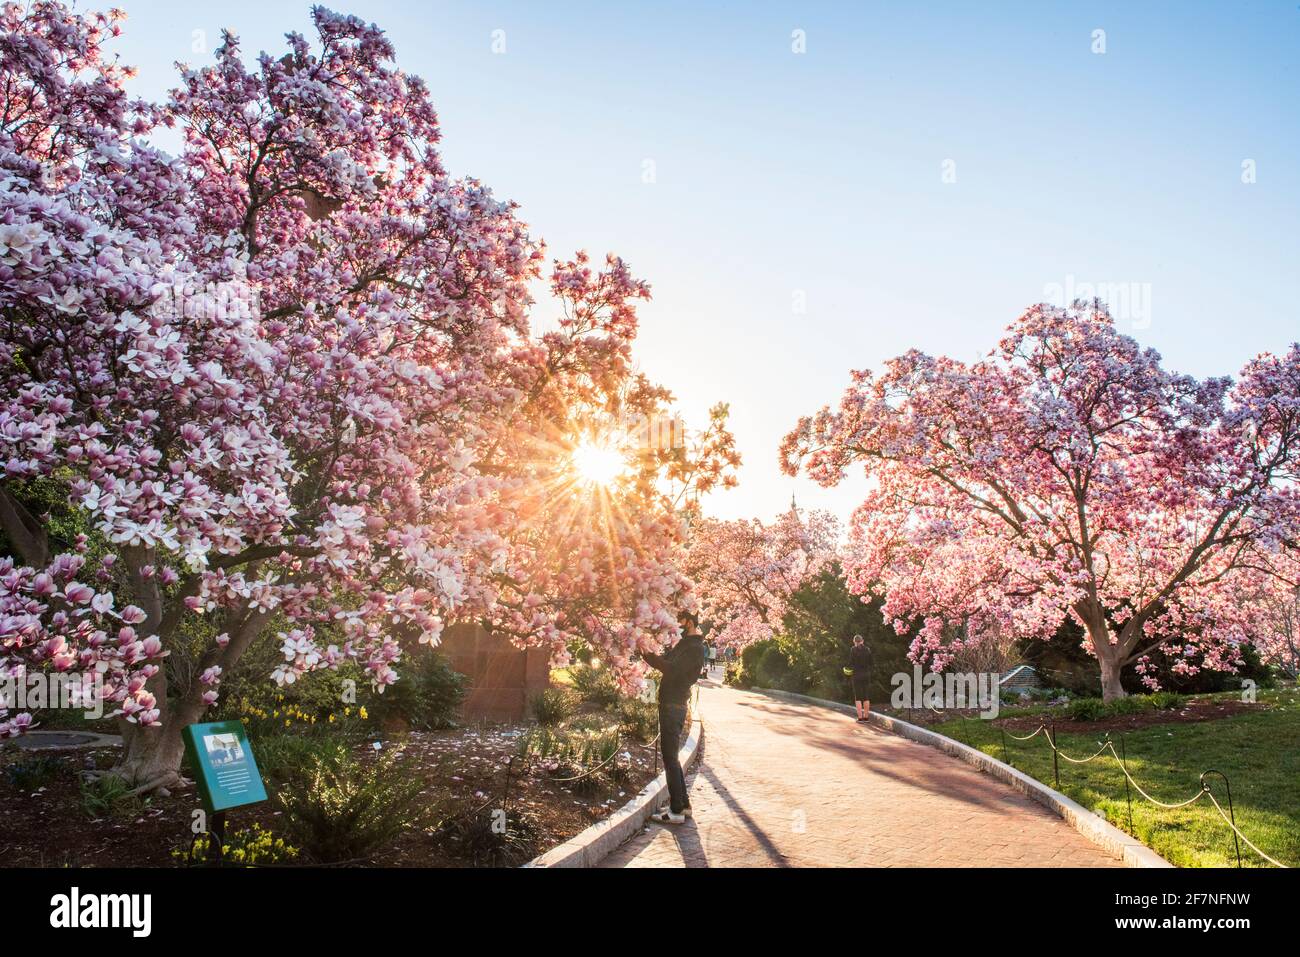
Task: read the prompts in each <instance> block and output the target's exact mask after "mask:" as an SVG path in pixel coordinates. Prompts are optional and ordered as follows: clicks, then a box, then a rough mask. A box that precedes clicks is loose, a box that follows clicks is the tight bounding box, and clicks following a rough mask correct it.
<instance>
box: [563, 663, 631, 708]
mask: <svg viewBox="0 0 1300 957" xmlns="http://www.w3.org/2000/svg"><path fill="white" fill-rule="evenodd" d="M569 676H570V678H571V679H572V681H573V690H574V691H576V692H577V693H578V697H579V698H581V699H582V700H583V701H585V702H586V703H587V704H591V705H595V706H596V707H598V708H609V707H612V706H614V705H616V704H618V702H619V701H620V700H622V698H623V693H622V692H621V691H619V689H618V685H617V684H616V683H615V681H614V676H613V674H612V673H611V672H610V671H609V670H608V669H606V668H593V667H592V666H591V665H574V666H573V667H572V668H570V669H569Z"/></svg>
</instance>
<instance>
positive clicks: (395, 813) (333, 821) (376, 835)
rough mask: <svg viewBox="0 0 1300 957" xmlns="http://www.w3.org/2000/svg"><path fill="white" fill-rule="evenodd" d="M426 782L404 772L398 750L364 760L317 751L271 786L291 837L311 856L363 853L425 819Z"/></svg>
mask: <svg viewBox="0 0 1300 957" xmlns="http://www.w3.org/2000/svg"><path fill="white" fill-rule="evenodd" d="M423 788H424V781H423V779H422V778H420V777H419V776H418V775H411V774H409V773H407V770H406V768H405V767H404V766H403V765H402V763H401V753H400V751H396V750H394V751H387V752H385V753H383V754H382V755H380V756H379V757H378V758H377V759H376V760H375V761H373V762H368V763H363V762H361V761H358V760H357V759H355V758H353V757H351V756H350V755H349V756H347V757H345V758H342V759H336V758H334V757H327V756H324V755H318V756H316V757H315V758H313V759H312V762H311V764H310V765H309V766H308V767H307V768H305V769H304V770H303V772H302V773H301V774H298V775H295V776H293V777H292V778H291V779H290V780H288V781H286V782H285V783H284V784H283V785H281V786H280V787H279V788H277V789H276V791H275V797H274V803H275V806H276V807H277V808H278V809H279V810H281V811H283V812H284V816H285V825H286V828H287V830H288V833H289V837H290V838H292V839H293V841H294V843H295V844H297V845H298V846H300V847H301V848H302V850H303V851H304V852H305V853H306V854H307V856H308V857H310V858H311V859H312V860H313V861H316V862H318V863H334V862H338V861H351V860H357V859H361V858H364V857H366V856H367V855H369V854H371V853H372V852H374V851H376V850H378V849H379V848H381V847H384V846H385V845H387V844H389V843H391V842H392V841H393V840H395V839H396V838H397V837H398V835H400V834H401V833H402V832H403V831H405V830H407V829H408V828H419V827H424V826H426V825H427V824H428V823H429V809H428V807H427V805H426V804H425V803H424V801H423V798H422V796H421V793H420V792H421V791H422V790H423Z"/></svg>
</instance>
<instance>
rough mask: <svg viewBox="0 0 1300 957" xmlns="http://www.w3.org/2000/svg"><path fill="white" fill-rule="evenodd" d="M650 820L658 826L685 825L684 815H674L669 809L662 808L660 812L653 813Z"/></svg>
mask: <svg viewBox="0 0 1300 957" xmlns="http://www.w3.org/2000/svg"><path fill="white" fill-rule="evenodd" d="M650 820H652V821H655V822H657V823H659V824H685V823H686V815H685V814H674V813H673V812H672V809H671V808H664V809H662V810H660V811H655V812H654V813H653V814H651V815H650Z"/></svg>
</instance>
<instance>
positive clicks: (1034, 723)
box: [993, 700, 1267, 733]
mask: <svg viewBox="0 0 1300 957" xmlns="http://www.w3.org/2000/svg"><path fill="white" fill-rule="evenodd" d="M1266 707H1267V705H1263V704H1246V703H1245V702H1242V701H1201V700H1192V701H1187V702H1184V704H1183V706H1182V707H1180V708H1165V709H1163V710H1160V711H1139V712H1137V713H1136V714H1121V715H1116V716H1114V717H1111V718H1102V719H1101V720H1099V721H1071V720H1070V719H1069V718H1065V717H1060V718H1057V721H1056V726H1057V728H1058V729H1059V730H1061V731H1066V732H1070V733H1074V732H1078V733H1091V732H1093V731H1136V730H1138V729H1139V728H1147V727H1150V726H1151V725H1156V724H1196V723H1197V722H1200V721H1218V720H1219V719H1220V718H1231V717H1233V716H1234V715H1238V714H1248V713H1250V712H1252V711H1261V710H1263V709H1265V708H1266ZM1050 718H1051V715H1050V713H1049V714H1046V715H1044V714H1037V715H1027V716H1025V717H1017V718H997V719H995V720H994V721H993V724H994V725H995V726H998V727H1003V728H1007V729H1008V730H1013V731H1033V730H1034V729H1035V728H1037V727H1038V726H1039V725H1040V724H1043V723H1045V722H1047V723H1050Z"/></svg>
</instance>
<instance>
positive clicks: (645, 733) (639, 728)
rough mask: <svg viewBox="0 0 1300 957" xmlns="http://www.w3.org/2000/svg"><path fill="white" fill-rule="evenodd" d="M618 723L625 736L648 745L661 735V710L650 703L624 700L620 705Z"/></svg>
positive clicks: (634, 699)
mask: <svg viewBox="0 0 1300 957" xmlns="http://www.w3.org/2000/svg"><path fill="white" fill-rule="evenodd" d="M618 722H619V727H620V728H621V729H622V731H623V733H624V734H625V735H627V736H628V737H629V738H634V739H636V740H637V741H640V742H641V743H642V744H647V743H649V742H650V741H652V740H654V736H655V735H656V734H658V733H659V709H658V708H657V707H656V706H655V704H654V703H653V702H650V701H639V700H637V699H636V698H624V699H623V700H622V701H620V702H619V705H618Z"/></svg>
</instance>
